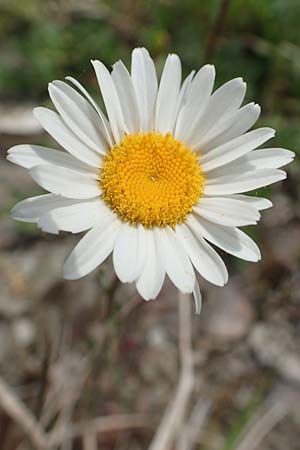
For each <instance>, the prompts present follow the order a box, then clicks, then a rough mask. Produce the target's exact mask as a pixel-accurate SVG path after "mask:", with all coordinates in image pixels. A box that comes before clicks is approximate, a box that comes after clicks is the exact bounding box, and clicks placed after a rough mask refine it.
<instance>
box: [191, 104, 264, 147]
mask: <svg viewBox="0 0 300 450" xmlns="http://www.w3.org/2000/svg"><path fill="white" fill-rule="evenodd" d="M259 115H260V106H259V105H256V104H254V103H249V104H248V105H245V106H243V108H241V109H239V110H237V111H235V112H234V113H233V114H231V115H230V116H229V117H227V118H226V119H224V120H223V121H220V123H219V124H218V125H216V126H214V127H212V128H211V130H210V131H209V133H207V134H206V135H205V136H204V137H203V138H202V139H200V141H199V142H198V143H197V145H196V148H198V149H199V150H200V151H201V152H203V153H207V152H209V151H210V150H212V149H214V148H216V147H218V146H220V145H223V144H225V143H226V142H228V141H230V140H232V139H234V138H236V137H238V136H241V135H242V134H244V133H245V132H246V131H248V130H249V129H250V128H251V127H252V126H253V125H254V124H255V122H256V121H257V119H258V118H259Z"/></svg>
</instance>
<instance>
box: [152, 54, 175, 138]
mask: <svg viewBox="0 0 300 450" xmlns="http://www.w3.org/2000/svg"><path fill="white" fill-rule="evenodd" d="M180 84H181V63H180V59H179V58H178V56H177V55H173V54H170V55H169V56H168V57H167V59H166V62H165V66H164V69H163V72H162V76H161V80H160V84H159V89H158V94H157V101H156V115H155V129H156V131H160V132H161V133H163V134H165V133H166V132H167V131H170V132H171V131H173V128H174V115H175V113H176V107H177V104H178V97H179V91H180Z"/></svg>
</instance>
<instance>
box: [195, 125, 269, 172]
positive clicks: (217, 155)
mask: <svg viewBox="0 0 300 450" xmlns="http://www.w3.org/2000/svg"><path fill="white" fill-rule="evenodd" d="M274 134H275V131H274V130H273V129H272V128H258V129H257V130H253V131H249V132H248V133H246V134H244V135H242V136H239V137H238V138H235V139H233V140H232V141H229V142H227V143H226V144H223V145H221V146H220V147H217V148H215V149H214V150H212V151H210V152H208V153H207V154H205V155H204V156H203V157H202V158H200V164H201V166H202V169H203V170H204V172H209V171H210V170H213V169H216V168H217V167H220V166H223V165H224V164H228V163H230V162H231V161H234V160H235V159H237V158H240V157H241V156H243V155H245V154H246V153H249V152H251V151H252V150H254V149H255V148H257V147H259V146H260V145H262V144H263V143H264V142H266V141H268V140H269V139H271V138H272V137H273V136H274Z"/></svg>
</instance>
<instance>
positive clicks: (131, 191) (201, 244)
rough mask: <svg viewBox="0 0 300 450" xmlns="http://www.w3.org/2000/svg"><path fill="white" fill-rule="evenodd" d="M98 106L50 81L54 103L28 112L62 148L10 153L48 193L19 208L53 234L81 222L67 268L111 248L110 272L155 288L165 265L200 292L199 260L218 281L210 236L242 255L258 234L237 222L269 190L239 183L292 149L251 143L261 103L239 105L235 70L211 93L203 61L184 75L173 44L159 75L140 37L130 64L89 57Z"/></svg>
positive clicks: (78, 273) (268, 172) (20, 216)
mask: <svg viewBox="0 0 300 450" xmlns="http://www.w3.org/2000/svg"><path fill="white" fill-rule="evenodd" d="M92 63H93V66H94V69H95V72H96V75H97V79H98V83H99V86H100V90H101V94H102V98H103V101H104V104H105V109H106V115H105V114H104V113H103V112H102V111H101V109H100V108H99V106H98V105H97V104H96V102H95V101H94V99H93V98H92V97H91V96H90V95H89V94H88V92H87V91H86V90H85V89H84V88H83V86H81V85H80V84H79V83H78V82H77V81H76V80H74V79H73V78H71V77H67V79H68V81H70V83H71V84H73V86H74V87H72V86H71V85H70V84H68V83H65V82H62V81H54V82H52V83H50V85H49V94H50V97H51V100H52V102H53V104H54V106H55V108H56V110H57V112H54V111H52V110H50V109H46V108H36V109H35V110H34V114H35V117H36V118H37V120H38V121H39V122H40V123H41V125H42V126H43V127H44V129H45V130H46V131H47V132H48V133H49V134H50V135H51V136H52V137H53V138H54V139H55V140H56V141H57V143H58V144H59V145H60V146H61V147H62V148H63V149H64V150H54V149H49V148H45V147H41V146H36V145H18V146H15V147H13V148H11V149H10V150H9V151H8V157H7V158H8V159H9V160H10V161H12V162H14V163H16V164H19V165H21V166H23V167H25V168H27V169H28V170H29V171H30V174H31V176H32V177H33V179H34V180H35V181H36V182H37V183H38V184H39V185H40V186H41V187H42V188H44V189H46V190H47V191H49V192H50V193H49V194H45V195H41V196H38V197H34V198H29V199H26V200H24V201H22V202H20V203H18V204H17V205H16V206H15V207H14V208H13V210H12V215H13V217H14V218H15V219H17V220H21V221H25V222H34V223H37V225H38V227H39V228H41V229H42V230H44V231H47V232H49V233H58V232H59V230H64V231H69V232H72V233H79V232H82V231H87V233H86V234H85V236H84V237H83V238H82V239H81V240H80V241H79V243H78V244H77V246H76V247H75V249H74V250H73V251H72V252H71V254H70V256H69V257H68V258H67V260H66V262H65V265H64V277H65V278H67V279H77V278H81V277H83V276H85V275H87V274H88V273H89V272H91V271H92V270H94V269H95V268H96V267H97V266H99V265H100V264H101V263H102V262H103V261H104V260H105V259H106V258H107V257H108V256H109V255H110V253H113V263H114V268H115V271H116V274H117V276H118V277H119V279H120V280H121V281H122V282H135V283H136V287H137V290H138V292H139V293H140V295H141V296H142V297H143V298H144V299H146V300H149V299H153V298H155V297H156V296H157V295H158V293H159V292H160V290H161V287H162V285H163V282H164V279H165V275H168V277H169V278H170V279H171V280H172V282H173V283H174V284H175V285H176V286H177V288H178V289H180V290H181V291H182V292H194V297H195V301H196V310H197V311H198V312H199V310H200V305H201V295H200V290H199V286H198V283H197V280H196V277H195V270H194V269H196V271H197V272H199V274H200V275H202V277H204V278H205V279H206V280H208V281H210V282H211V283H213V284H215V285H217V286H223V285H224V284H225V283H226V282H227V279H228V274H227V270H226V267H225V265H224V263H223V261H222V259H221V258H220V256H219V255H218V253H217V252H216V251H215V250H214V249H213V248H212V247H211V245H210V243H212V244H214V245H215V246H217V247H219V248H221V249H222V250H224V251H226V252H228V253H230V254H232V255H234V256H237V257H239V258H242V259H245V260H248V261H258V260H259V259H260V252H259V249H258V247H257V245H256V244H255V243H254V242H253V241H252V239H250V237H249V236H247V235H246V234H245V233H244V232H243V231H241V230H240V229H239V228H238V227H240V226H244V225H249V224H255V223H256V222H257V221H258V220H259V219H260V213H259V211H260V210H262V209H266V208H269V207H270V206H272V204H271V202H270V201H269V200H267V199H263V198H257V197H251V196H246V195H244V194H243V193H244V192H246V191H249V190H250V191H251V190H253V189H257V188H260V187H262V186H266V185H269V184H271V183H275V182H276V181H280V180H283V179H284V178H285V177H286V174H285V172H283V171H282V170H278V168H279V167H281V166H283V165H285V164H288V163H289V162H290V161H292V159H293V156H294V154H293V153H292V152H290V151H288V150H284V149H279V148H268V149H260V150H256V149H257V148H258V147H260V146H261V145H262V144H264V143H265V142H266V141H268V140H269V139H270V138H272V137H273V136H274V130H272V129H271V128H258V129H256V130H254V131H248V130H249V129H250V128H251V127H252V126H253V125H254V123H255V122H256V120H257V119H258V117H259V115H260V107H259V106H258V105H256V104H254V103H249V104H247V105H245V106H242V107H241V104H242V102H243V99H244V96H245V92H246V85H245V83H244V82H243V81H242V79H241V78H236V79H234V80H231V81H229V82H227V83H225V84H224V85H223V86H221V87H220V88H219V89H217V90H216V91H215V92H213V84H214V78H215V69H214V67H213V66H211V65H205V66H203V67H202V68H201V69H200V70H199V71H198V72H197V73H195V72H194V71H193V72H192V73H191V74H190V75H189V76H188V77H187V78H186V79H185V80H184V81H183V82H181V64H180V59H179V58H178V56H177V55H173V54H172V55H169V56H168V57H167V59H166V62H165V66H164V69H163V72H162V76H161V79H160V83H159V84H158V81H157V75H156V70H155V66H154V63H153V61H152V59H151V57H150V56H149V54H148V52H147V50H145V49H144V48H137V49H135V50H134V51H133V52H132V64H131V73H129V72H128V70H127V69H126V67H125V66H124V64H123V63H122V62H121V61H118V62H117V63H116V64H114V66H113V70H112V72H111V73H110V72H109V71H108V70H107V68H106V67H105V66H104V65H103V64H102V63H101V62H100V61H92Z"/></svg>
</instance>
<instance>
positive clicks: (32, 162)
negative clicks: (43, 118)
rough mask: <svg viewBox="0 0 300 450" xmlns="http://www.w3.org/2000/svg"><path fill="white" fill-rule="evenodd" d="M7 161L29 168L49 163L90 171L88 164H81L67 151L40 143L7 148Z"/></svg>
mask: <svg viewBox="0 0 300 450" xmlns="http://www.w3.org/2000/svg"><path fill="white" fill-rule="evenodd" d="M7 153H8V156H7V159H8V161H11V162H13V163H15V164H18V165H19V166H22V167H25V168H26V169H31V168H32V167H34V166H37V165H39V164H50V165H53V164H54V165H56V166H60V167H65V168H68V169H78V170H83V171H88V172H91V171H93V170H94V169H92V168H91V167H90V166H87V165H85V164H83V163H82V162H80V161H78V159H75V158H74V157H73V156H71V155H69V154H68V153H65V152H62V151H60V150H55V149H53V148H47V147H42V146H40V145H31V144H24V145H16V146H14V147H12V148H10V149H9V150H8V152H7Z"/></svg>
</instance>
